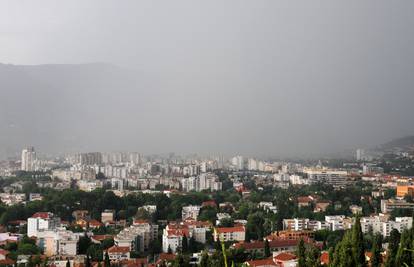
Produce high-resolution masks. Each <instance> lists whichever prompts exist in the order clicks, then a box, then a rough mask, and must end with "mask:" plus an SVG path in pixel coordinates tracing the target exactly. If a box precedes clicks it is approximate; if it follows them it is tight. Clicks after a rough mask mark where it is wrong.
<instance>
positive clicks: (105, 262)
mask: <svg viewBox="0 0 414 267" xmlns="http://www.w3.org/2000/svg"><path fill="white" fill-rule="evenodd" d="M110 266H111V260H110V259H109V254H108V251H106V252H105V259H104V267H110Z"/></svg>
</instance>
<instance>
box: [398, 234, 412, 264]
mask: <svg viewBox="0 0 414 267" xmlns="http://www.w3.org/2000/svg"><path fill="white" fill-rule="evenodd" d="M412 243H413V242H412V231H410V230H404V232H403V233H402V235H401V240H400V244H399V247H398V250H397V255H396V258H395V266H404V264H408V266H410V264H411V259H412V257H411V253H412V252H411V251H410V249H411V248H412Z"/></svg>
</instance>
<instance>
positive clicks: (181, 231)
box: [167, 229, 189, 237]
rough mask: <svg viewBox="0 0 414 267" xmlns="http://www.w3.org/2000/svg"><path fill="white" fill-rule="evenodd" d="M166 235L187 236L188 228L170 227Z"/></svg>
mask: <svg viewBox="0 0 414 267" xmlns="http://www.w3.org/2000/svg"><path fill="white" fill-rule="evenodd" d="M167 234H168V236H187V237H188V236H189V231H188V229H170V230H168V231H167Z"/></svg>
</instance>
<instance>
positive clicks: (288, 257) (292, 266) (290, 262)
mask: <svg viewBox="0 0 414 267" xmlns="http://www.w3.org/2000/svg"><path fill="white" fill-rule="evenodd" d="M273 259H274V261H275V262H276V264H278V265H279V266H281V267H296V266H297V264H298V260H297V257H296V255H295V254H292V253H286V252H282V253H279V254H277V255H276V256H274V257H273Z"/></svg>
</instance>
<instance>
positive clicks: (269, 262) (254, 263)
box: [246, 258, 279, 267]
mask: <svg viewBox="0 0 414 267" xmlns="http://www.w3.org/2000/svg"><path fill="white" fill-rule="evenodd" d="M246 263H247V266H252V267H259V266H279V265H278V264H276V263H275V262H274V261H273V259H272V258H269V259H262V260H251V261H248V262H246Z"/></svg>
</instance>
